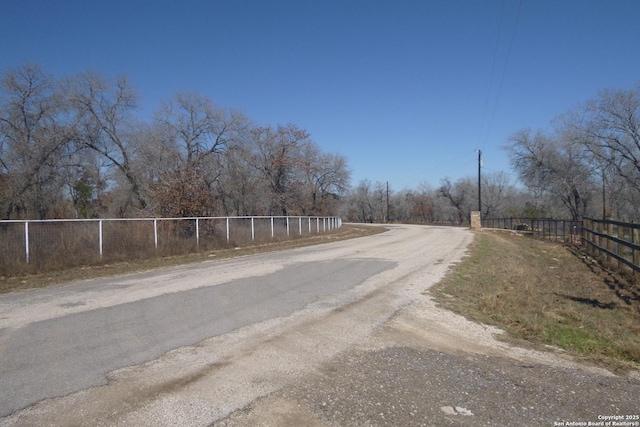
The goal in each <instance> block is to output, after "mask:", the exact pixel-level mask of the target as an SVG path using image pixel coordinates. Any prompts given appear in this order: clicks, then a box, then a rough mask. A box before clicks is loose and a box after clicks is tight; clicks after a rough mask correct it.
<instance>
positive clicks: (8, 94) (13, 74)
mask: <svg viewBox="0 0 640 427" xmlns="http://www.w3.org/2000/svg"><path fill="white" fill-rule="evenodd" d="M70 140H71V132H70V130H69V123H68V122H67V119H66V115H65V111H64V109H63V102H62V100H61V96H60V93H59V92H58V91H57V90H56V86H55V81H54V80H53V78H51V77H50V76H48V75H46V74H45V73H44V72H43V71H42V69H41V68H40V67H39V66H37V65H34V64H26V65H23V66H20V67H18V68H16V69H12V70H8V71H6V72H5V73H4V74H3V76H2V79H1V80H0V174H3V176H4V179H3V181H4V185H3V192H2V197H3V200H2V205H3V206H2V209H3V214H4V216H5V217H6V218H9V217H11V216H12V214H13V213H14V212H16V211H24V213H22V212H18V215H22V214H24V215H25V216H31V215H33V214H35V215H36V216H37V217H38V218H45V217H46V216H47V213H48V212H49V211H50V209H51V208H52V207H53V206H54V205H56V203H59V202H60V199H61V194H60V187H61V182H60V177H61V173H62V169H63V168H64V166H65V164H66V163H65V162H66V161H67V159H68V157H69V156H70V150H69V148H70V145H69V142H70Z"/></svg>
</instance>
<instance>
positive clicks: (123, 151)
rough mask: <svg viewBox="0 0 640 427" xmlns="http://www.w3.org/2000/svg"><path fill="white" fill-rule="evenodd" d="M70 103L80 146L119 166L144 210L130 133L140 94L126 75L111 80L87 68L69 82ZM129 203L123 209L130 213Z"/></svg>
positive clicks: (117, 168) (137, 202) (144, 204)
mask: <svg viewBox="0 0 640 427" xmlns="http://www.w3.org/2000/svg"><path fill="white" fill-rule="evenodd" d="M66 90H67V93H68V96H69V104H70V106H71V108H72V109H73V111H74V113H75V115H76V120H77V141H78V143H79V145H80V146H81V147H86V148H89V149H91V150H94V151H95V152H96V153H98V154H99V155H101V156H102V157H104V158H105V159H106V160H107V161H108V162H109V165H110V166H111V167H114V168H116V170H118V171H119V172H120V173H121V174H122V176H123V177H124V178H125V180H126V182H127V183H128V185H129V187H130V188H129V191H130V193H131V195H132V196H133V199H134V201H135V202H136V204H137V207H138V208H140V209H144V208H145V207H146V206H147V201H146V199H145V197H144V195H143V194H142V190H141V182H140V177H139V176H138V175H137V174H136V171H135V170H134V168H133V157H134V156H135V152H136V147H135V144H134V143H133V142H134V141H133V140H132V138H131V135H132V133H133V131H134V126H135V120H134V117H133V111H134V110H135V109H136V108H137V95H136V93H135V92H134V90H133V89H132V88H131V86H130V85H129V83H128V81H127V78H126V77H125V76H120V77H118V78H116V79H114V80H109V79H107V78H106V77H104V76H102V75H101V74H99V73H97V72H93V71H86V72H83V73H81V74H78V75H77V76H75V77H73V78H70V79H68V80H67V82H66ZM127 207H128V204H125V205H124V206H122V207H121V209H120V214H121V215H124V214H125V213H126V212H127Z"/></svg>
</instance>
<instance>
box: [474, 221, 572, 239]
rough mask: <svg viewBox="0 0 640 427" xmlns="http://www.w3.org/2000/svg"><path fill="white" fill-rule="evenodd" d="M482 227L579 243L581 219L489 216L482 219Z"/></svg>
mask: <svg viewBox="0 0 640 427" xmlns="http://www.w3.org/2000/svg"><path fill="white" fill-rule="evenodd" d="M482 227H483V228H499V229H503V230H518V231H521V232H523V233H525V234H531V235H533V236H535V237H539V238H542V239H547V240H553V241H557V242H563V243H570V244H573V245H580V244H581V243H582V221H572V220H562V219H551V218H490V219H482Z"/></svg>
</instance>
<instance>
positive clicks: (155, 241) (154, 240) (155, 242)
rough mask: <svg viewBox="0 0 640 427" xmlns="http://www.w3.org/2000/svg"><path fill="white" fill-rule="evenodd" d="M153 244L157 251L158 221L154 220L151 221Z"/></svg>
mask: <svg viewBox="0 0 640 427" xmlns="http://www.w3.org/2000/svg"><path fill="white" fill-rule="evenodd" d="M153 243H154V244H155V246H156V249H158V220H157V219H154V220H153Z"/></svg>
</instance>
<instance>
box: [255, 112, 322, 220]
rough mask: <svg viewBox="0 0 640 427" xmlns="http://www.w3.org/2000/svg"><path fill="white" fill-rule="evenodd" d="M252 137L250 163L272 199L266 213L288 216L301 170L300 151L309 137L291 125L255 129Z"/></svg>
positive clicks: (295, 195) (292, 205)
mask: <svg viewBox="0 0 640 427" xmlns="http://www.w3.org/2000/svg"><path fill="white" fill-rule="evenodd" d="M251 134H252V137H253V138H252V139H253V143H254V147H255V152H254V155H253V156H252V160H251V163H252V165H253V166H254V167H255V168H256V169H257V170H258V171H259V172H260V174H261V175H262V177H263V179H264V180H265V182H266V183H267V188H268V189H269V193H270V196H271V200H272V203H271V206H270V207H269V213H270V214H273V213H274V212H280V213H281V214H282V215H287V214H288V213H289V212H290V210H291V208H293V207H294V206H295V203H294V202H295V199H296V197H297V194H296V186H297V184H298V182H296V180H295V175H296V172H297V170H299V167H300V165H299V162H300V158H301V156H300V150H301V149H302V146H303V145H304V144H306V143H308V142H309V134H308V133H307V132H306V131H305V130H302V129H300V128H298V127H297V126H295V125H292V124H289V125H286V126H280V125H278V127H277V128H276V129H273V128H272V127H270V126H267V127H260V128H255V129H254V130H253V131H252V132H251Z"/></svg>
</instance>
